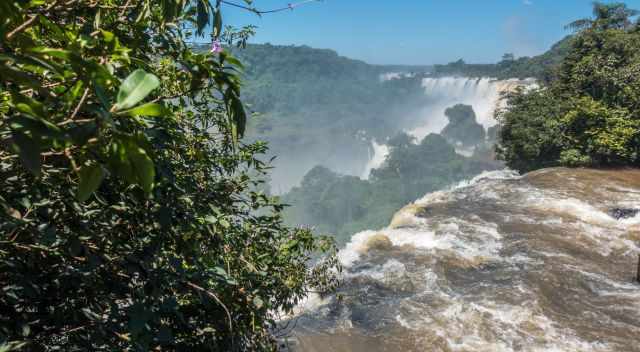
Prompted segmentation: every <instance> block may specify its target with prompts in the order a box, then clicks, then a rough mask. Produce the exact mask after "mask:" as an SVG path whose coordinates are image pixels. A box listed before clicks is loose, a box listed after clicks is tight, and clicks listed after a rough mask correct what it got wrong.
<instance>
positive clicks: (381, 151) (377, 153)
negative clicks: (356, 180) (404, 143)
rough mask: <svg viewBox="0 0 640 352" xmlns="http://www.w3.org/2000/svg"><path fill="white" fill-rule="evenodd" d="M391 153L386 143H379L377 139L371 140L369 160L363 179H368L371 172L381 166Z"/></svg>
mask: <svg viewBox="0 0 640 352" xmlns="http://www.w3.org/2000/svg"><path fill="white" fill-rule="evenodd" d="M387 155H389V147H388V146H387V145H384V144H378V143H377V142H376V140H375V139H374V140H372V141H371V148H370V149H369V162H367V165H366V167H365V169H364V172H363V173H362V179H365V180H366V179H368V178H369V175H370V174H371V170H373V169H377V168H379V167H380V166H381V165H382V163H384V161H385V159H386V158H387Z"/></svg>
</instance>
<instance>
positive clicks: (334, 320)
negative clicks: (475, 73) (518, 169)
mask: <svg viewBox="0 0 640 352" xmlns="http://www.w3.org/2000/svg"><path fill="white" fill-rule="evenodd" d="M621 205H623V206H624V207H628V208H640V171H632V170H618V171H596V170H588V169H563V168H557V169H547V170H542V171H539V172H534V173H531V174H527V175H525V176H518V175H516V174H515V173H513V172H509V171H501V172H487V173H484V174H482V175H479V176H478V177H476V178H474V179H473V180H470V181H468V182H464V183H460V184H459V185H457V186H455V187H452V188H451V189H449V190H445V191H439V192H434V193H431V194H428V195H426V196H425V197H423V198H422V199H419V200H417V201H416V202H414V203H413V204H410V205H408V206H406V207H405V208H403V209H401V210H400V211H399V212H398V213H397V214H396V215H395V216H394V218H393V220H392V221H391V224H390V225H389V226H388V227H387V228H384V229H380V230H376V231H373V230H372V231H363V232H361V233H358V234H356V235H354V236H353V238H352V239H351V241H350V242H349V243H348V244H347V245H346V247H345V248H344V249H343V250H341V251H340V253H339V258H340V261H341V262H342V264H343V265H344V268H345V269H344V274H343V280H344V283H343V285H342V286H341V288H340V289H339V291H338V293H337V294H335V295H332V296H328V297H323V298H322V299H319V298H317V299H313V300H311V302H312V303H313V304H312V305H310V306H307V307H306V309H305V310H304V311H303V312H302V314H301V315H300V316H299V321H298V328H297V329H296V333H295V336H296V338H297V341H298V343H297V345H296V346H297V348H296V349H297V350H302V351H366V352H374V351H447V352H449V351H460V352H463V351H464V352H466V351H468V352H471V351H531V352H534V351H602V352H613V351H639V350H640V285H639V284H638V283H636V282H635V281H634V278H635V269H636V264H637V260H638V254H639V253H640V247H639V244H640V215H636V216H633V217H629V218H626V219H615V218H614V217H612V216H611V215H610V214H611V209H614V208H617V207H620V206H621Z"/></svg>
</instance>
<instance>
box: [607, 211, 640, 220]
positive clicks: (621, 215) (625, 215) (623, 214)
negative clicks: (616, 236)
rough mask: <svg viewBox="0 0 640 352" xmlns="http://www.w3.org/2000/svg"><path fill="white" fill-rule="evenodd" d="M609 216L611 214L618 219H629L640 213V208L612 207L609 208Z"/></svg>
mask: <svg viewBox="0 0 640 352" xmlns="http://www.w3.org/2000/svg"><path fill="white" fill-rule="evenodd" d="M608 213H609V216H611V217H612V218H614V219H616V220H620V219H629V218H632V217H634V216H636V215H638V213H640V209H634V208H612V209H609V212H608Z"/></svg>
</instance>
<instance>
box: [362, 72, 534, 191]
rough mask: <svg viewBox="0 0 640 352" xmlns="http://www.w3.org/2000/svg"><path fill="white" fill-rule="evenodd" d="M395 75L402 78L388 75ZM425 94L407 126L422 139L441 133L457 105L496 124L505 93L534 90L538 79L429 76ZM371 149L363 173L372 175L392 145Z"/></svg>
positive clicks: (485, 122)
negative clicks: (447, 112) (416, 116)
mask: <svg viewBox="0 0 640 352" xmlns="http://www.w3.org/2000/svg"><path fill="white" fill-rule="evenodd" d="M388 76H389V77H391V78H388V77H386V76H385V77H386V78H387V79H393V78H396V79H398V78H400V77H396V76H393V75H392V74H389V75H388ZM422 87H423V88H424V93H425V94H426V95H427V97H428V99H429V104H427V105H426V106H425V107H424V108H423V109H422V111H420V113H419V115H420V116H421V118H419V119H418V120H417V121H416V122H415V123H414V126H411V127H409V128H406V130H405V131H406V132H407V133H408V134H409V135H411V136H413V137H415V138H416V140H417V141H421V140H422V139H423V138H424V137H426V136H427V135H428V134H430V133H440V132H441V131H442V129H444V127H445V126H446V125H447V124H448V123H449V120H448V119H447V116H446V115H445V110H446V109H447V108H449V107H451V106H453V105H456V104H465V105H470V106H471V107H473V110H474V111H475V113H476V119H477V121H478V123H480V124H481V125H482V126H484V128H485V129H488V128H490V127H493V126H495V125H496V123H497V121H496V120H495V119H494V117H493V115H494V113H495V111H496V109H498V108H500V107H501V106H502V101H501V99H500V97H501V94H502V93H503V92H509V91H513V90H515V89H516V88H518V87H525V88H526V89H531V88H534V87H537V84H536V82H535V79H525V80H519V79H507V80H497V79H494V78H468V77H441V78H431V77H429V78H425V79H424V80H423V81H422ZM371 150H373V155H372V156H371V158H370V160H369V162H368V163H367V166H366V168H365V170H364V171H363V173H362V175H363V178H365V179H366V178H368V176H369V174H370V172H371V169H372V168H376V167H379V166H380V165H381V164H382V163H383V162H384V160H385V158H386V156H387V155H388V153H389V148H388V147H386V146H384V145H378V144H377V142H375V141H374V142H372V146H371Z"/></svg>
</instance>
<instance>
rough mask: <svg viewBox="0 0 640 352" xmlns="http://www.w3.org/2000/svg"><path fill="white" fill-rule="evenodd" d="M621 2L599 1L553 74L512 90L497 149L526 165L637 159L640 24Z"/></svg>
mask: <svg viewBox="0 0 640 352" xmlns="http://www.w3.org/2000/svg"><path fill="white" fill-rule="evenodd" d="M637 15H638V12H637V11H634V10H631V9H629V8H627V7H626V5H624V4H620V3H613V4H601V3H596V4H595V5H594V18H592V19H584V20H579V21H576V22H574V23H572V24H571V25H570V26H571V27H573V28H575V29H576V30H577V33H576V35H575V36H574V38H573V40H572V41H571V47H570V50H569V52H568V54H567V55H566V57H565V58H564V59H563V61H562V63H561V65H560V66H559V68H558V70H557V72H556V74H555V75H554V77H553V78H552V79H551V81H550V82H549V83H548V84H546V85H544V86H543V87H541V88H540V89H536V90H533V91H523V90H521V91H519V92H515V93H512V94H509V95H508V96H507V107H506V109H504V110H503V111H502V112H500V113H499V114H498V119H499V120H500V121H501V125H502V126H501V130H500V145H499V147H498V153H499V155H500V157H501V158H503V159H504V160H505V161H506V163H507V165H508V166H510V167H512V168H514V169H517V170H520V171H529V170H534V169H538V168H543V167H549V166H557V165H564V166H592V167H594V166H595V167H615V166H639V165H640V109H638V107H640V25H638V23H637V22H634V18H635V17H636V16H637Z"/></svg>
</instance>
